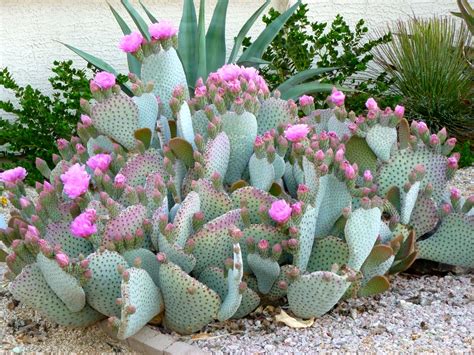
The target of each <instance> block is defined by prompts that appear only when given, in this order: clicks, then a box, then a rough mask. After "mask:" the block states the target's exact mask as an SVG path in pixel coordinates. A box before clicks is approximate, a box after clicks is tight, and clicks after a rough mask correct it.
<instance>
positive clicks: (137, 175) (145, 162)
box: [120, 149, 166, 187]
mask: <svg viewBox="0 0 474 355" xmlns="http://www.w3.org/2000/svg"><path fill="white" fill-rule="evenodd" d="M151 173H159V174H160V175H161V176H162V177H164V176H166V174H165V171H164V167H163V157H162V156H161V155H160V153H159V152H158V151H157V150H155V149H149V150H147V151H146V152H145V153H143V154H137V155H135V156H133V157H132V158H130V159H129V160H128V161H127V163H126V164H125V165H124V167H123V168H122V169H121V170H120V174H122V175H123V176H125V177H126V178H127V184H128V185H130V186H132V187H136V186H143V185H145V181H146V177H147V176H148V175H149V174H151Z"/></svg>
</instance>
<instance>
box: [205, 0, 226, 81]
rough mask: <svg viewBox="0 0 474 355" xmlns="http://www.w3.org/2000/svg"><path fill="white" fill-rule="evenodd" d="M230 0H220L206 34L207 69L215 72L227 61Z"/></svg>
mask: <svg viewBox="0 0 474 355" xmlns="http://www.w3.org/2000/svg"><path fill="white" fill-rule="evenodd" d="M228 5H229V0H219V1H218V2H217V4H216V7H215V9H214V13H213V15H212V19H211V23H210V25H209V28H208V30H207V35H206V51H207V71H208V72H213V71H216V70H217V69H219V68H220V67H222V66H223V65H224V63H225V57H226V45H225V23H226V16H227V7H228Z"/></svg>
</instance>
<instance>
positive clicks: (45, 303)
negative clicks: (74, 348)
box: [8, 264, 104, 327]
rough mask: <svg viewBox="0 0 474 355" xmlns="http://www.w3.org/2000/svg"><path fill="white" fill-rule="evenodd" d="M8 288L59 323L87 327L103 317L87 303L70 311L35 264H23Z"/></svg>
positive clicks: (26, 302) (17, 297)
mask: <svg viewBox="0 0 474 355" xmlns="http://www.w3.org/2000/svg"><path fill="white" fill-rule="evenodd" d="M8 289H9V291H10V292H11V293H12V295H13V297H14V298H15V299H16V300H19V301H21V302H23V303H24V304H26V305H27V306H29V307H32V308H34V309H36V310H38V311H39V312H40V313H41V314H43V315H44V316H45V317H47V318H49V319H50V320H52V321H54V322H56V323H58V324H60V325H64V326H69V327H87V326H88V325H91V324H94V323H96V322H98V321H99V320H101V319H102V318H104V316H103V315H102V314H100V313H98V312H96V311H95V310H93V309H92V308H90V307H89V306H87V305H86V306H85V307H84V308H82V310H80V311H79V312H71V311H70V310H69V309H68V308H67V307H66V306H65V305H64V303H63V302H62V301H61V300H60V299H59V297H58V296H57V295H56V294H55V293H54V292H53V290H51V288H50V287H49V286H48V284H47V282H46V280H45V279H44V277H43V274H42V273H41V270H40V269H39V267H38V265H37V264H31V265H27V266H25V267H24V268H23V271H22V272H21V274H20V275H18V276H17V277H16V279H15V280H14V281H12V282H11V283H10V285H9V287H8Z"/></svg>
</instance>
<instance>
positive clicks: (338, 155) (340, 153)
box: [334, 148, 344, 163]
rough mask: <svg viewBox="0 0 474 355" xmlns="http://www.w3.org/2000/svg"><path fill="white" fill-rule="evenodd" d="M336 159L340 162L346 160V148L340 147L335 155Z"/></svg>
mask: <svg viewBox="0 0 474 355" xmlns="http://www.w3.org/2000/svg"><path fill="white" fill-rule="evenodd" d="M334 160H335V161H336V162H338V163H340V162H341V161H343V160H344V150H343V149H342V148H339V149H338V150H337V152H336V156H335V157H334Z"/></svg>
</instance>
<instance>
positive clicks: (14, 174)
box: [0, 166, 28, 184]
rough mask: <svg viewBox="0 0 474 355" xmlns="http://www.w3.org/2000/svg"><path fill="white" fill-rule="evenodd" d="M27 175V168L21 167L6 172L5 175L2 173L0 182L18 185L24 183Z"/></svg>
mask: <svg viewBox="0 0 474 355" xmlns="http://www.w3.org/2000/svg"><path fill="white" fill-rule="evenodd" d="M27 174H28V173H27V172H26V170H25V168H22V167H21V166H19V167H16V168H13V169H10V170H5V171H4V172H3V173H0V182H9V183H11V184H16V183H17V182H19V181H23V180H24V179H25V177H26V175H27Z"/></svg>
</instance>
